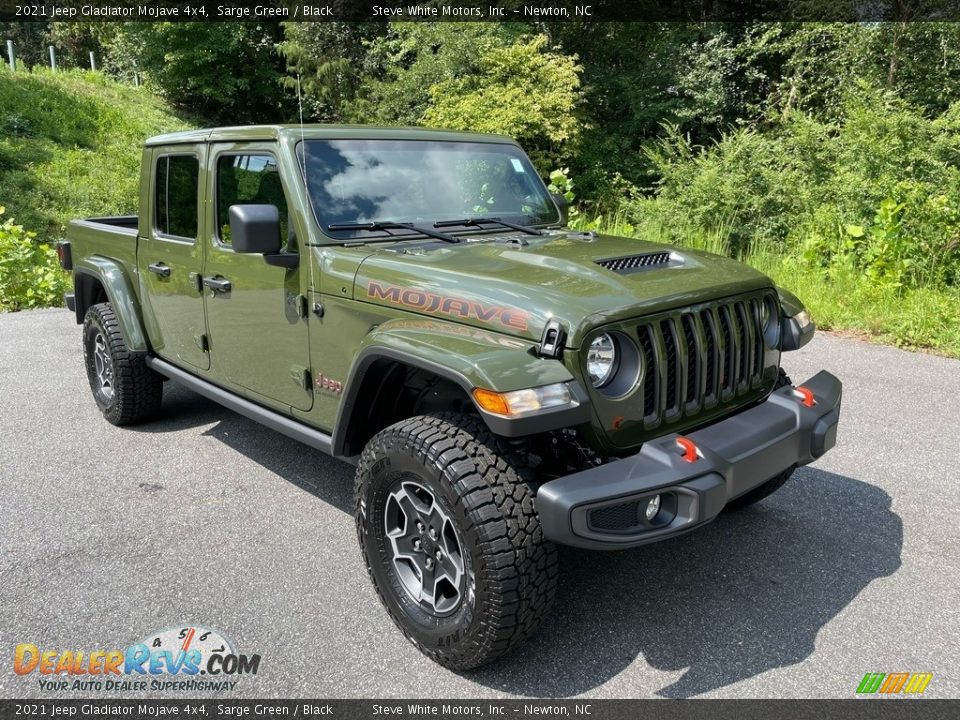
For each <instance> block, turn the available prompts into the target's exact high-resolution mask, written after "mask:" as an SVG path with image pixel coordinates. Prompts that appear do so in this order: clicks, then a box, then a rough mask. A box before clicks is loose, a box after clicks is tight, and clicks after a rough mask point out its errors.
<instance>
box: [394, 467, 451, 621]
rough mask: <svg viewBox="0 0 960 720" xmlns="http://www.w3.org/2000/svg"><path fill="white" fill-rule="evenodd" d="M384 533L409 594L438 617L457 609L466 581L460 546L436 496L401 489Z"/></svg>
mask: <svg viewBox="0 0 960 720" xmlns="http://www.w3.org/2000/svg"><path fill="white" fill-rule="evenodd" d="M384 530H385V533H386V540H387V542H388V544H389V551H390V555H391V562H392V565H393V569H394V571H395V572H396V574H397V577H398V578H399V580H400V583H401V585H402V586H403V588H404V590H405V591H406V592H407V594H408V595H409V596H410V597H411V598H412V599H413V600H415V601H416V602H418V603H420V605H421V606H423V607H424V608H426V609H428V610H430V611H432V612H433V613H437V614H446V613H448V612H451V611H453V610H454V609H456V607H457V606H458V605H459V603H460V598H461V593H462V590H461V584H462V581H463V575H464V573H463V556H462V552H461V546H460V540H459V538H458V536H457V532H456V528H455V526H454V524H453V522H452V521H451V520H450V518H449V517H448V516H447V514H446V512H445V511H444V509H443V507H442V506H441V505H440V503H439V502H438V501H437V498H436V497H435V496H434V494H433V493H431V492H430V491H429V490H427V489H426V488H425V487H423V486H422V485H421V484H420V483H417V482H413V481H410V480H405V481H402V482H401V483H399V485H398V486H397V487H396V488H395V489H394V490H393V491H392V492H391V493H390V494H389V496H388V497H387V501H386V504H385V507H384Z"/></svg>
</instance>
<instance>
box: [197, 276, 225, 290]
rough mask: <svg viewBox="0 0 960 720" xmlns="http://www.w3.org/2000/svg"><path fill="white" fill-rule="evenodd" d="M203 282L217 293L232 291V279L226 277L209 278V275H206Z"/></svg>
mask: <svg viewBox="0 0 960 720" xmlns="http://www.w3.org/2000/svg"><path fill="white" fill-rule="evenodd" d="M203 284H204V285H205V286H206V287H208V288H210V289H211V290H213V291H214V292H215V293H218V292H222V293H228V292H230V287H231V285H230V281H229V280H227V279H226V278H208V277H205V278H204V279H203Z"/></svg>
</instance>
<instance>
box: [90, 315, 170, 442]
mask: <svg viewBox="0 0 960 720" xmlns="http://www.w3.org/2000/svg"><path fill="white" fill-rule="evenodd" d="M98 349H99V351H100V352H99V355H100V357H99V362H100V364H101V367H102V365H103V362H104V361H105V360H106V361H109V363H110V370H111V382H110V386H111V387H110V388H109V391H108V389H107V388H105V387H104V385H103V383H102V382H101V380H100V377H99V375H98V365H97V363H98V358H97V354H98ZM146 359H147V355H146V353H139V352H132V351H131V350H130V349H129V348H127V344H126V342H124V339H123V334H122V333H121V332H120V324H119V323H118V322H117V316H116V314H115V313H114V311H113V306H112V305H111V304H110V303H99V304H97V305H94V306H92V307H91V308H90V309H89V310H87V314H86V316H85V317H84V320H83V361H84V364H85V365H86V367H87V379H88V380H89V381H90V390H91V392H93V399H94V400H95V401H96V403H97V407H99V408H100V412H102V413H103V416H104V417H105V418H106V419H107V421H108V422H109V423H111V424H113V425H120V426H122V425H133V424H135V423H139V422H144V421H145V420H149V419H150V418H151V417H153V416H154V415H155V414H156V412H157V410H159V408H160V402H161V400H162V398H163V378H162V377H161V376H160V375H159V374H157V373H155V372H154V371H153V370H151V369H150V368H148V367H147V364H146Z"/></svg>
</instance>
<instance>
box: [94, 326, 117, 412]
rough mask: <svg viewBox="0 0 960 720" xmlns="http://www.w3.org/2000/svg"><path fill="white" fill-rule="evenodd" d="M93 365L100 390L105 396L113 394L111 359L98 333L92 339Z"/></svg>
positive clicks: (105, 342) (100, 334)
mask: <svg viewBox="0 0 960 720" xmlns="http://www.w3.org/2000/svg"><path fill="white" fill-rule="evenodd" d="M93 366H94V372H95V373H96V376H97V383H98V384H99V385H100V392H102V393H103V394H104V395H105V396H106V397H108V398H109V397H112V396H113V361H112V360H111V358H110V351H109V350H108V349H107V341H106V340H105V339H104V337H103V334H102V333H98V334H97V336H96V337H95V338H94V341H93Z"/></svg>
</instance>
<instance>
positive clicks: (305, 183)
mask: <svg viewBox="0 0 960 720" xmlns="http://www.w3.org/2000/svg"><path fill="white" fill-rule="evenodd" d="M297 107H298V109H299V111H300V147H301V148H303V187H304V189H305V190H306V191H307V206H308V208H309V209H310V211H311V212H312V213H313V216H314V217H316V211H315V210H314V207H313V197H312V196H311V195H310V179H309V178H310V175H309V174H308V173H307V143H306V135H305V134H304V132H303V96H302V95H301V93H300V73H297ZM307 227H308V229H309V221H308V223H307ZM309 239H310V235H309V232H308V234H307V241H308V242H307V243H306V244H305V246H304V247H307V248H309V247H312V244H311V243H310V242H309ZM309 252H310V254H308V255H307V265H308V267H309V268H310V287H309V290H310V291H312V292H315V293H318V292H320V288H318V287H317V284H316V282H315V281H314V276H313V261H314V258H313V255H312V251H309ZM307 302H308V303H309V302H310V301H309V300H308V301H307Z"/></svg>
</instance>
